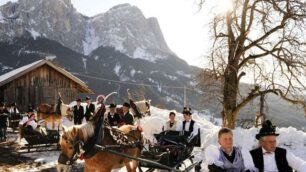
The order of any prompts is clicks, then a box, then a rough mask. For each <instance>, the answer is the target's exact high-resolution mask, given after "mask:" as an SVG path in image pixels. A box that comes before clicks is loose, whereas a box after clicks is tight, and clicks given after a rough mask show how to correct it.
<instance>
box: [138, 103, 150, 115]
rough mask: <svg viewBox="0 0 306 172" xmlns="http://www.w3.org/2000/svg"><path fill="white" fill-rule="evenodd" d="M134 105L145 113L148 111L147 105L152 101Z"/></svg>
mask: <svg viewBox="0 0 306 172" xmlns="http://www.w3.org/2000/svg"><path fill="white" fill-rule="evenodd" d="M134 103H135V105H136V106H137V107H138V108H139V110H140V112H141V113H144V112H146V111H147V110H148V107H147V104H149V105H150V100H141V101H137V102H134Z"/></svg>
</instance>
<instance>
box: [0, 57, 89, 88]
mask: <svg viewBox="0 0 306 172" xmlns="http://www.w3.org/2000/svg"><path fill="white" fill-rule="evenodd" d="M43 65H48V66H50V67H51V68H53V69H54V70H56V71H58V72H60V73H61V74H63V75H64V76H66V77H67V78H69V79H71V80H72V81H74V82H75V83H77V84H78V85H79V86H80V87H78V89H79V90H80V91H81V92H82V93H89V94H93V93H94V92H93V91H92V90H91V89H89V88H88V86H87V85H86V84H85V83H84V82H83V81H82V80H80V79H79V78H77V77H75V76H74V75H72V74H71V73H70V72H68V71H66V70H65V69H63V68H61V67H59V66H57V65H55V64H53V63H52V62H50V61H49V60H45V59H43V60H38V61H36V62H33V63H31V64H28V65H25V66H22V67H20V68H17V69H15V70H12V71H10V72H8V73H5V74H3V75H1V76H0V87H1V86H3V85H5V84H7V83H9V82H11V81H13V80H15V79H17V78H19V77H21V76H23V75H24V74H26V73H28V72H30V71H32V70H34V69H36V68H38V67H40V66H43Z"/></svg>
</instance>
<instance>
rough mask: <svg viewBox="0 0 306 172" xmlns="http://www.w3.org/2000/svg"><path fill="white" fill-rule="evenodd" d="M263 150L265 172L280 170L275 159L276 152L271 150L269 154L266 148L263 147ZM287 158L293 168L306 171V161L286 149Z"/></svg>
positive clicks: (301, 171) (300, 171)
mask: <svg viewBox="0 0 306 172" xmlns="http://www.w3.org/2000/svg"><path fill="white" fill-rule="evenodd" d="M262 152H263V159H264V172H278V169H277V165H276V160H275V153H274V152H271V153H270V154H267V153H266V152H267V151H266V150H265V149H264V148H262ZM286 159H287V162H288V164H289V166H290V167H291V168H293V169H294V170H296V171H298V172H306V162H305V161H303V160H302V159H300V158H299V157H296V156H295V155H293V154H292V153H291V152H289V151H286Z"/></svg>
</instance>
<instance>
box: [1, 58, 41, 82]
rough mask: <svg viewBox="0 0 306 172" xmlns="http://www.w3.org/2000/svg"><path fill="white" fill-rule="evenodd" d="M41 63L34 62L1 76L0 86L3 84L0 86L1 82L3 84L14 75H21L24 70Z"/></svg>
mask: <svg viewBox="0 0 306 172" xmlns="http://www.w3.org/2000/svg"><path fill="white" fill-rule="evenodd" d="M42 61H43V60H38V61H36V62H34V63H31V64H28V65H25V66H22V67H20V68H17V69H15V70H12V71H10V72H8V73H6V74H3V75H1V76H0V86H2V85H4V84H2V82H5V81H6V80H8V79H9V78H11V77H13V76H15V75H18V74H20V73H22V72H23V71H25V70H27V69H29V68H31V67H32V66H35V65H36V64H38V63H40V62H42Z"/></svg>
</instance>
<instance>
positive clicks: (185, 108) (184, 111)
mask: <svg viewBox="0 0 306 172" xmlns="http://www.w3.org/2000/svg"><path fill="white" fill-rule="evenodd" d="M182 114H187V115H192V113H191V108H187V107H184V109H183V112H182Z"/></svg>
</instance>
